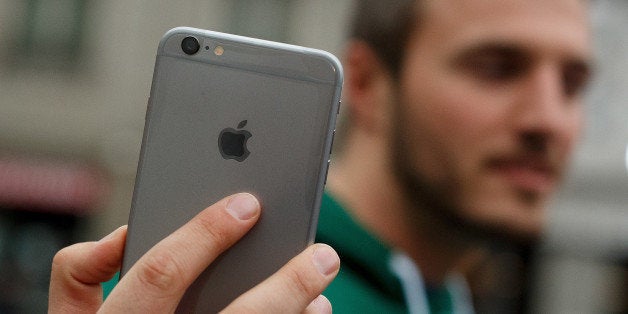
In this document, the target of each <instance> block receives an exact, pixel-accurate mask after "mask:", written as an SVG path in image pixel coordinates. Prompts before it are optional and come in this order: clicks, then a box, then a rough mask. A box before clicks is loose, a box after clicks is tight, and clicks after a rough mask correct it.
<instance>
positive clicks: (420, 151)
mask: <svg viewBox="0 0 628 314" xmlns="http://www.w3.org/2000/svg"><path fill="white" fill-rule="evenodd" d="M358 3H359V5H358V6H357V11H356V20H355V23H354V33H353V35H352V40H351V42H350V43H349V45H348V48H347V56H346V62H345V70H346V73H347V80H346V82H345V96H346V98H347V103H348V104H347V105H346V106H347V111H348V124H349V125H348V127H347V128H346V129H345V131H346V134H344V137H345V138H344V144H343V146H342V151H341V152H340V155H339V156H337V158H336V160H335V164H334V165H333V167H332V169H331V170H330V175H329V180H328V187H329V194H328V195H326V196H325V199H324V201H323V208H322V209H321V217H320V224H319V236H318V240H319V241H321V242H326V243H329V244H331V245H332V246H333V247H334V248H336V249H337V250H338V251H339V254H340V256H341V259H342V261H343V262H342V263H343V264H342V265H343V266H342V269H341V270H340V272H339V275H338V277H337V278H336V280H335V281H334V282H333V283H332V284H331V286H329V288H328V289H327V290H326V292H325V295H326V296H327V297H329V299H330V300H331V302H332V304H333V306H334V310H335V311H336V312H341V313H344V312H349V313H369V312H372V313H395V312H407V311H411V312H417V313H421V312H423V313H425V312H441V313H442V312H454V311H458V312H465V311H470V308H469V301H468V298H465V296H464V294H465V293H464V291H463V290H464V289H463V286H464V285H463V284H462V283H461V281H460V280H458V279H457V277H455V273H456V269H457V268H458V267H459V265H460V263H461V261H463V260H464V259H465V258H466V256H467V255H468V254H469V252H471V251H472V250H473V249H474V248H477V247H479V246H481V245H482V243H484V242H485V241H486V240H487V239H490V238H494V237H499V238H502V239H504V238H507V239H518V240H531V239H535V238H537V237H538V236H539V234H540V232H541V230H542V225H543V219H544V206H545V204H546V201H547V199H548V197H549V196H550V195H551V193H552V192H553V191H554V189H555V188H556V184H557V183H558V181H559V179H560V177H561V175H562V173H563V171H564V168H565V165H566V163H567V158H568V156H569V154H570V152H571V149H572V146H573V145H574V142H575V141H576V138H577V135H578V133H579V131H580V128H581V124H582V108H581V105H580V102H581V96H582V90H583V88H584V87H585V85H586V82H587V81H588V77H589V72H590V70H589V68H590V65H589V62H590V61H589V60H590V58H591V57H590V55H591V51H590V47H589V46H590V43H589V41H590V38H589V31H588V25H587V12H586V11H587V8H586V3H584V2H583V1H581V0H554V1H544V0H502V1H493V0H464V1H461V0H394V1H392V0H391V1H376V0H363V1H358ZM336 152H338V150H336ZM242 197H243V196H242V195H239V196H232V197H230V198H227V199H225V200H223V201H221V202H219V203H217V204H216V205H213V206H211V207H209V208H208V209H207V210H205V211H204V212H202V213H201V214H199V216H198V217H196V218H195V219H194V220H193V221H191V222H190V224H188V225H186V226H184V227H183V228H182V229H181V230H179V231H177V233H175V234H173V235H171V236H170V237H168V238H167V240H165V241H164V242H162V243H160V244H158V245H157V246H156V247H155V248H154V249H153V250H151V251H150V252H149V253H148V254H147V256H145V257H144V258H143V259H142V261H141V263H138V264H139V265H140V266H138V267H137V270H136V271H134V272H133V274H131V273H129V274H128V275H127V276H125V281H122V282H120V284H118V286H117V287H116V288H115V289H114V291H113V292H112V294H111V295H110V297H109V298H108V299H107V301H106V303H105V304H104V306H105V307H106V309H109V310H121V309H124V310H135V311H140V310H142V311H146V310H145V309H148V310H151V309H156V310H159V311H164V310H170V309H172V308H174V307H175V306H176V302H177V301H178V298H180V296H181V295H182V294H183V292H184V291H185V288H186V287H187V285H189V284H190V283H191V281H192V280H193V278H194V277H195V276H196V275H197V274H198V273H200V271H201V270H202V269H203V268H204V267H206V266H207V265H208V264H209V263H210V262H211V260H212V259H213V258H214V257H215V256H216V254H218V253H219V252H220V251H222V250H224V249H225V248H226V247H228V246H229V245H230V244H231V243H233V242H234V241H236V239H237V238H238V237H239V236H241V235H242V234H244V233H245V232H246V230H248V228H250V226H252V224H254V222H255V221H256V219H257V217H258V216H259V204H258V203H257V201H255V200H254V199H251V198H250V197H248V196H247V197H244V199H242ZM236 200H237V201H236ZM233 202H235V203H236V204H240V206H236V209H237V208H239V209H240V210H235V209H234V207H233V204H232V203H233ZM243 204H248V205H245V206H241V205H243ZM243 208H244V209H243ZM247 208H248V209H247ZM238 212H240V213H242V212H244V213H245V214H244V215H240V214H237V213H238ZM234 213H235V214H234ZM238 217H240V218H238ZM242 217H244V218H242ZM212 221H217V222H216V223H208V222H212ZM199 225H202V226H205V228H202V229H201V230H204V232H202V233H201V236H199V234H198V232H197V231H194V230H198V226H199ZM215 229H218V230H215ZM216 231H218V233H216ZM124 234H125V231H124V229H123V230H119V231H116V232H114V233H113V234H112V235H111V236H109V237H108V238H106V239H104V240H101V242H98V243H84V244H79V245H77V246H74V247H71V248H69V249H65V250H64V251H62V253H60V254H59V255H58V256H57V258H55V263H54V265H53V274H52V280H51V301H50V302H51V303H50V304H51V308H53V309H55V310H58V311H63V310H66V309H70V310H76V309H80V308H82V306H83V305H85V304H89V305H90V306H91V307H90V309H97V308H98V307H100V306H101V304H100V302H101V301H100V299H99V298H98V296H99V293H100V290H99V289H100V287H99V285H98V283H99V282H101V281H104V280H106V279H107V278H108V277H110V276H112V275H113V273H115V271H116V269H117V268H118V267H119V263H120V254H121V252H122V243H123V240H124ZM211 234H223V237H220V238H213V237H212V236H211ZM183 240H185V241H183ZM187 241H194V242H195V243H197V242H201V244H202V245H203V246H204V247H210V248H212V249H211V250H209V252H205V251H203V252H198V251H195V250H193V249H192V248H189V249H185V248H187V247H189V246H184V249H182V248H181V245H180V244H181V243H186V242H187ZM164 261H167V262H171V261H174V262H175V264H176V265H178V266H180V267H181V269H179V271H172V269H171V268H169V267H165V266H164V265H167V264H170V263H165V264H164V263H163V262H164ZM159 265H162V267H158V266H159ZM338 267H339V262H338V259H337V255H336V253H335V252H334V251H333V250H331V249H330V248H329V247H327V246H324V245H315V246H313V247H311V248H308V249H307V250H306V251H305V252H304V253H302V254H300V255H299V256H297V257H296V258H295V259H294V260H293V261H292V262H290V263H289V264H288V265H286V267H285V268H284V269H282V270H280V271H279V272H278V273H277V274H276V275H275V276H273V277H271V278H270V279H269V280H267V281H266V282H264V283H263V284H262V285H260V286H258V287H256V288H255V289H254V290H252V291H251V292H249V293H247V294H245V295H243V296H242V297H241V298H239V299H238V300H236V301H235V302H234V303H233V304H232V305H231V307H230V308H228V309H227V310H232V311H235V312H238V311H243V310H256V311H259V312H279V311H282V312H300V311H302V310H303V309H306V311H310V312H314V311H330V310H331V308H330V305H329V303H328V301H327V300H326V299H325V298H323V297H317V296H318V295H319V294H320V292H321V291H323V289H324V288H325V286H327V285H328V284H329V283H330V282H331V280H332V279H333V277H334V276H335V275H336V273H338ZM182 270H183V271H182ZM177 274H179V275H180V276H176V275H177ZM126 278H129V279H126ZM142 289H149V290H148V292H149V293H148V294H147V293H146V292H144V291H145V290H142ZM137 291H142V292H141V294H140V293H139V292H137ZM295 300H296V301H295ZM312 300H313V301H312Z"/></svg>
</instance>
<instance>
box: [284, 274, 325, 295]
mask: <svg viewBox="0 0 628 314" xmlns="http://www.w3.org/2000/svg"><path fill="white" fill-rule="evenodd" d="M288 281H289V282H288V284H289V286H290V287H291V288H292V289H293V290H294V291H296V292H297V294H298V295H299V296H301V297H309V296H313V295H318V294H320V292H319V291H318V289H317V288H318V287H317V280H316V279H315V278H311V276H308V275H307V272H299V271H298V270H295V269H291V270H290V271H289V273H288Z"/></svg>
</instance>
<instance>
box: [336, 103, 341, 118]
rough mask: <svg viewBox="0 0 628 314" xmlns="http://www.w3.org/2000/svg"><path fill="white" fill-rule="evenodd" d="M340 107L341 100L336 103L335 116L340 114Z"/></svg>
mask: <svg viewBox="0 0 628 314" xmlns="http://www.w3.org/2000/svg"><path fill="white" fill-rule="evenodd" d="M341 105H342V100H339V101H338V109H337V110H336V115H339V114H340V106H341Z"/></svg>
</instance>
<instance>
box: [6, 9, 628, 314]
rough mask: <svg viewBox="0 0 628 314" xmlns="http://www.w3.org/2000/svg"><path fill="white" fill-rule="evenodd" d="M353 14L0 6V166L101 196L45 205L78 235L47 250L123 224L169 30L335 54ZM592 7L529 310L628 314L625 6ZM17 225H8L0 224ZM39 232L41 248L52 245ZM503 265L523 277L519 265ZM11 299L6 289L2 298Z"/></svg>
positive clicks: (339, 11)
mask: <svg viewBox="0 0 628 314" xmlns="http://www.w3.org/2000/svg"><path fill="white" fill-rule="evenodd" d="M350 9H351V0H316V1H307V0H185V1H177V2H163V1H161V2H157V1H147V0H125V1H121V0H113V1H95V0H54V1H51V0H22V1H11V0H0V159H1V158H5V159H3V160H11V161H15V160H17V161H18V165H25V164H26V165H28V164H31V163H32V162H33V161H36V162H37V165H39V166H42V167H44V168H46V169H61V171H65V173H68V171H69V172H71V171H72V169H77V167H78V168H79V169H82V171H84V172H80V175H94V176H97V177H98V179H95V181H93V182H92V183H90V184H93V186H97V187H102V193H100V194H99V193H95V195H93V201H92V202H88V203H82V204H83V205H81V207H89V208H81V209H80V210H69V211H68V210H67V207H68V206H66V208H65V209H63V210H59V209H58V208H54V209H50V211H51V212H52V213H53V214H55V215H61V216H58V217H57V216H55V217H57V218H54V219H53V218H50V219H51V220H55V219H61V221H67V220H72V221H74V220H76V221H75V223H74V224H73V225H71V226H66V225H63V224H62V226H61V227H60V228H61V229H63V228H73V229H72V232H70V233H68V234H67V235H65V236H64V237H65V238H63V239H64V240H63V241H57V242H55V243H56V244H51V245H53V246H54V245H56V246H61V245H62V244H65V243H67V242H71V241H82V240H87V239H95V238H99V237H101V236H103V235H104V234H106V233H108V232H109V231H110V230H113V229H114V228H116V227H117V226H119V225H122V224H125V223H126V222H127V218H128V212H129V207H130V202H131V196H132V192H133V182H134V176H135V170H136V165H137V160H138V156H139V149H140V144H141V138H142V130H143V126H144V114H145V109H146V102H147V99H148V93H149V89H150V83H151V78H152V70H153V64H154V57H155V52H156V48H157V43H158V42H159V39H160V38H161V36H162V35H163V34H164V33H165V32H166V31H167V30H168V29H170V28H172V27H176V26H192V27H199V28H206V29H212V30H217V31H224V32H231V33H236V34H240V35H247V36H253V37H259V38H264V39H270V40H277V41H282V42H287V43H292V44H299V45H305V46H310V47H315V48H320V49H324V50H328V51H330V52H332V53H335V54H336V55H338V56H339V57H340V56H341V53H342V44H343V39H344V36H345V33H344V32H345V29H346V23H347V16H348V15H349V14H350ZM593 10H594V14H593V23H594V29H595V32H596V44H597V45H598V49H597V50H598V52H599V53H598V60H599V62H600V65H599V69H598V70H599V80H598V81H597V83H596V84H595V86H593V89H592V92H591V96H590V97H589V105H588V107H587V110H588V111H589V117H590V120H589V127H588V130H587V133H586V135H585V142H584V145H583V146H582V147H581V149H580V150H579V151H578V154H577V156H576V160H575V161H574V166H573V171H572V175H571V177H570V178H569V182H568V184H567V187H566V188H565V189H564V191H563V193H562V194H561V195H559V197H558V199H557V200H556V202H555V204H554V206H553V210H552V214H551V220H550V223H549V228H548V236H547V241H546V244H545V245H544V247H543V248H542V249H541V250H540V252H539V253H538V254H535V256H537V255H538V258H535V259H534V262H533V263H534V265H533V266H534V267H531V269H533V271H528V270H526V271H525V273H524V274H523V275H524V276H532V278H531V279H530V280H529V282H528V284H527V285H528V287H529V288H530V289H529V290H530V291H531V292H530V293H529V294H526V298H529V299H530V300H529V307H528V308H529V309H530V310H531V311H533V312H546V313H576V312H582V313H585V312H599V311H609V312H613V311H621V309H623V310H626V304H625V302H626V301H625V300H623V299H622V298H618V297H617V296H616V294H617V293H624V295H625V294H626V291H627V290H626V289H627V288H626V283H627V282H628V279H627V278H626V277H628V276H627V275H626V262H627V261H628V244H627V243H628V241H625V239H626V238H627V237H628V211H627V210H626V207H627V206H628V193H626V192H628V175H627V172H626V165H625V163H626V143H627V141H628V123H626V122H625V121H626V117H628V89H627V88H625V87H624V86H626V84H628V58H626V57H625V56H627V55H628V2H626V1H620V0H598V1H595V2H593ZM0 161H2V160H0ZM1 166H2V164H1V163H0V171H1V169H2V168H1ZM11 169H13V168H11ZM94 169H95V170H94ZM3 175H4V177H5V178H7V176H6V173H0V180H2V176H3ZM32 180H35V181H36V182H39V183H33V184H41V185H44V186H45V185H50V184H52V185H55V184H57V185H58V184H61V183H59V182H57V183H55V181H53V182H52V183H50V182H47V181H41V180H42V179H41V178H37V177H36V176H35V177H33V178H32ZM37 180H40V181H37ZM41 182H44V183H41ZM71 182H75V181H71ZM79 182H82V181H79ZM74 184H76V182H75V183H74ZM0 186H1V185H0ZM82 186H83V187H85V186H86V185H85V184H82ZM90 186H91V185H90ZM0 194H2V193H1V191H0ZM42 195H44V194H42ZM2 206H3V204H1V196H0V208H2ZM4 207H5V208H9V207H11V210H14V209H15V207H16V206H14V205H4ZM17 207H20V206H17ZM70 207H72V206H70ZM18 210H21V209H18ZM42 211H43V212H45V211H46V209H43V210H42V209H40V208H39V209H38V212H40V213H42ZM1 212H2V210H0V213H1ZM5 212H6V211H5ZM42 214H44V213H42ZM3 217H4V218H3ZM42 217H48V216H42ZM59 217H61V218H59ZM38 219H39V218H38ZM45 219H48V218H45ZM15 221H16V220H15V218H6V217H5V216H2V215H0V228H1V229H2V230H9V229H10V226H11V225H13V224H15ZM37 226H41V224H38V225H37ZM33 232H39V233H41V232H42V231H41V229H35V231H33ZM2 234H3V232H0V258H2V256H5V257H6V256H13V255H14V252H13V251H11V250H10V249H9V247H11V246H13V245H11V246H10V245H6V244H5V243H6V242H7V241H8V240H3V239H7V238H9V237H14V236H9V235H5V236H4V238H3V237H2ZM43 234H44V235H41V234H40V237H34V238H32V239H33V240H32V241H36V242H37V241H44V240H42V237H43V238H45V237H46V236H45V233H43ZM29 239H30V238H29ZM3 241H4V242H3ZM48 246H50V245H48ZM503 257H504V260H505V263H506V264H508V265H510V266H512V267H513V269H518V268H517V266H516V265H517V263H519V262H520V261H517V260H516V258H515V261H514V262H513V259H512V255H508V254H506V255H503ZM526 263H529V261H528V260H526ZM513 265H515V266H513ZM0 267H2V264H0ZM526 269H527V268H526ZM5 271H6V270H5V269H0V276H3V275H2V273H3V272H5ZM530 274H532V275H530ZM584 281H588V282H589V283H585V282H584ZM0 284H2V285H6V284H7V282H6V281H2V282H0ZM46 287H47V286H46ZM43 289H45V288H43ZM9 290H12V289H11V287H6V286H3V287H0V294H2V291H9ZM45 292H46V291H40V294H41V296H40V297H39V300H40V301H41V300H43V298H45ZM518 295H519V296H520V295H521V293H519V294H518ZM2 302H3V300H2V299H1V298H0V313H3V308H2ZM6 302H9V301H6ZM41 302H43V301H41ZM46 302H47V301H46ZM622 302H624V303H623V304H622ZM30 303H33V302H30ZM12 306H14V308H15V309H17V310H21V311H18V312H24V310H26V312H30V311H28V310H29V309H32V308H19V306H22V305H12ZM43 306H44V309H45V304H44V305H43ZM622 307H623V308H622ZM503 308H508V305H504V307H502V309H503ZM497 309H499V308H497ZM7 311H8V310H7ZM487 311H490V306H489V307H487Z"/></svg>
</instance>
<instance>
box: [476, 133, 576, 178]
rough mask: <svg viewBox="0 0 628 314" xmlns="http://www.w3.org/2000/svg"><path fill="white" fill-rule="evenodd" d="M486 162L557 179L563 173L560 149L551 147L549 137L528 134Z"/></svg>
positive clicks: (563, 162)
mask: <svg viewBox="0 0 628 314" xmlns="http://www.w3.org/2000/svg"><path fill="white" fill-rule="evenodd" d="M488 162H489V165H490V166H493V167H506V166H512V165H517V166H523V167H528V168H530V169H534V170H537V171H540V172H543V173H546V174H548V175H551V176H553V177H559V176H561V175H562V172H563V168H564V164H565V158H564V155H563V154H561V151H560V149H559V148H558V147H557V146H556V145H552V142H551V141H550V139H549V137H547V136H544V135H542V134H529V135H526V136H522V137H521V140H520V141H518V142H516V143H515V144H513V147H509V148H505V149H504V150H502V151H501V153H497V154H495V155H494V156H493V157H492V158H490V159H489V161H488Z"/></svg>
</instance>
